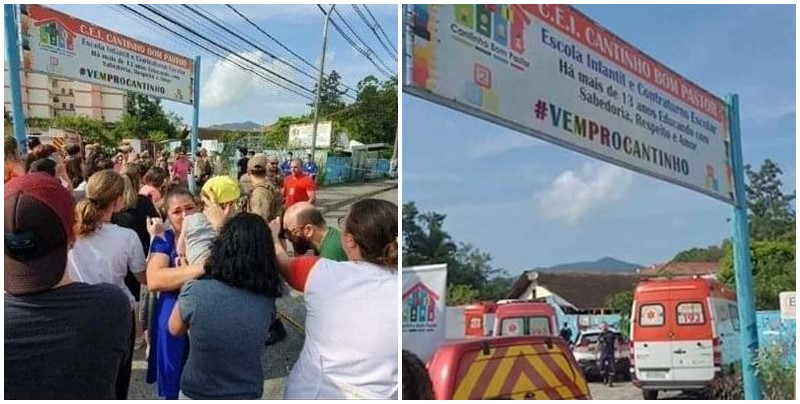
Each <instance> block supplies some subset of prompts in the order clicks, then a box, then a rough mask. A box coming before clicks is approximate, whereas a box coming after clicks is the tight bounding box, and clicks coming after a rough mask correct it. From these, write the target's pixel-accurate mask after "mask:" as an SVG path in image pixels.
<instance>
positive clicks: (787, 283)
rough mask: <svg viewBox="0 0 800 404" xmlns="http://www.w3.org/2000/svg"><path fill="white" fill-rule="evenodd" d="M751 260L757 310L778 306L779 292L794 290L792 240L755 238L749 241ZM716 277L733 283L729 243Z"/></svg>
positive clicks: (795, 268)
mask: <svg viewBox="0 0 800 404" xmlns="http://www.w3.org/2000/svg"><path fill="white" fill-rule="evenodd" d="M750 262H751V265H752V271H753V288H754V293H755V301H756V310H777V309H779V308H780V301H779V300H778V294H779V293H780V292H786V291H791V290H795V285H796V283H795V282H796V274H797V266H796V263H795V262H796V261H795V244H794V242H790V241H758V240H754V241H752V242H751V243H750ZM719 279H720V280H721V281H723V282H725V283H727V284H729V285H735V283H736V282H735V275H734V269H733V248H732V246H731V244H727V245H726V246H725V256H724V257H723V258H722V260H721V261H720V273H719Z"/></svg>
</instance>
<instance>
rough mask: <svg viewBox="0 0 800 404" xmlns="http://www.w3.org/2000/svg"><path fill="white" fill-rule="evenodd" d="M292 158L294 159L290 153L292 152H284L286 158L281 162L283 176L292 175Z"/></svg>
mask: <svg viewBox="0 0 800 404" xmlns="http://www.w3.org/2000/svg"><path fill="white" fill-rule="evenodd" d="M293 160H294V154H292V152H288V153H286V159H284V160H283V163H281V172H282V173H283V176H284V177H288V176H290V175H292V161H293Z"/></svg>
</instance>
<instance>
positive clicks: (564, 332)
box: [558, 322, 572, 345]
mask: <svg viewBox="0 0 800 404" xmlns="http://www.w3.org/2000/svg"><path fill="white" fill-rule="evenodd" d="M558 335H560V336H561V339H563V340H564V342H566V343H567V345H570V344H572V330H571V329H570V328H569V323H566V322H565V323H564V326H563V327H561V330H560V331H559V332H558Z"/></svg>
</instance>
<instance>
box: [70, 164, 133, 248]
mask: <svg viewBox="0 0 800 404" xmlns="http://www.w3.org/2000/svg"><path fill="white" fill-rule="evenodd" d="M124 191H125V180H123V179H122V176H121V175H119V174H117V173H116V172H114V171H113V170H102V171H98V172H96V173H94V174H92V176H91V177H89V180H88V181H87V182H86V199H83V200H81V201H80V202H78V204H77V205H75V235H76V237H84V236H88V235H90V234H92V233H93V232H95V231H96V230H97V229H99V228H100V226H101V225H102V224H103V222H102V220H103V213H104V211H105V210H106V209H108V208H109V207H111V206H112V205H113V204H114V203H115V202H116V201H117V199H119V197H120V196H121V195H122V193H123V192H124Z"/></svg>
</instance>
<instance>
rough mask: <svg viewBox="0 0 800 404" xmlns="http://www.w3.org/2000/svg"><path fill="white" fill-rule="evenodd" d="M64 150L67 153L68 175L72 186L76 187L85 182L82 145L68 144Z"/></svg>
mask: <svg viewBox="0 0 800 404" xmlns="http://www.w3.org/2000/svg"><path fill="white" fill-rule="evenodd" d="M64 151H65V152H66V153H67V159H66V165H67V177H68V178H69V181H70V183H71V184H72V187H73V188H75V187H77V186H78V185H80V184H81V182H83V156H82V155H81V146H80V145H78V144H71V145H69V146H67V147H66V149H65V150H64Z"/></svg>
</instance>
